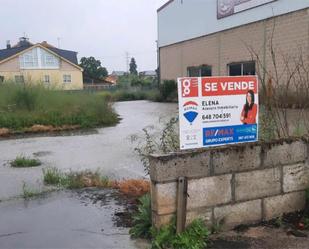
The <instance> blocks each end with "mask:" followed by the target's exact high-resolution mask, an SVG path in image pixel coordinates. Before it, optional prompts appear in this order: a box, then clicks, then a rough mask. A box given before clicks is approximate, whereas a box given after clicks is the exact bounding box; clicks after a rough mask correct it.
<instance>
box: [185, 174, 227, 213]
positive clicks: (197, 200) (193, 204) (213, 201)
mask: <svg viewBox="0 0 309 249" xmlns="http://www.w3.org/2000/svg"><path fill="white" fill-rule="evenodd" d="M231 180H232V175H231V174H228V175H221V176H214V177H206V178H202V179H198V180H190V181H189V182H188V195H189V197H188V201H187V209H188V210H190V209H193V208H198V207H211V206H215V205H219V204H224V203H228V202H230V201H231V200H232V191H231Z"/></svg>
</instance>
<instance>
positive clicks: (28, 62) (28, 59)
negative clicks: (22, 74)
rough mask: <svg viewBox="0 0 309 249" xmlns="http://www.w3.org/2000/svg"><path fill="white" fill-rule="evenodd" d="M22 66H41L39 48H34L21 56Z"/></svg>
mask: <svg viewBox="0 0 309 249" xmlns="http://www.w3.org/2000/svg"><path fill="white" fill-rule="evenodd" d="M19 61H20V67H21V68H37V67H38V66H39V60H38V53H37V49H32V50H30V51H28V52H26V53H24V54H23V55H21V56H20V57H19Z"/></svg>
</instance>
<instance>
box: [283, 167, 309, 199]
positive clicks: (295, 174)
mask: <svg viewBox="0 0 309 249" xmlns="http://www.w3.org/2000/svg"><path fill="white" fill-rule="evenodd" d="M308 187H309V165H306V164H296V165H289V166H285V167H283V191H284V192H285V193H287V192H291V191H297V190H305V189H306V188H308Z"/></svg>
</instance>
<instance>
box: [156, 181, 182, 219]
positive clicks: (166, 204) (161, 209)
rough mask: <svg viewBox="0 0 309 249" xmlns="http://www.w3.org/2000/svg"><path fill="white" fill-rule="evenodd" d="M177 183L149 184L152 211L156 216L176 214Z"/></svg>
mask: <svg viewBox="0 0 309 249" xmlns="http://www.w3.org/2000/svg"><path fill="white" fill-rule="evenodd" d="M176 200H177V183H176V182H172V183H165V184H154V183H152V184H151V204H152V210H153V211H156V213H157V214H158V215H163V214H171V213H173V212H176Z"/></svg>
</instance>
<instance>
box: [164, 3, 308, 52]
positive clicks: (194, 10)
mask: <svg viewBox="0 0 309 249" xmlns="http://www.w3.org/2000/svg"><path fill="white" fill-rule="evenodd" d="M308 7H309V0H277V1H275V2H271V3H268V4H265V5H261V6H258V7H255V8H252V9H249V10H246V11H243V12H239V13H236V14H234V15H231V16H228V17H225V18H222V19H217V0H174V1H173V2H171V3H170V4H169V5H167V6H166V7H165V8H163V9H161V10H160V11H159V12H158V45H159V47H164V46H167V45H171V44H174V43H177V42H181V41H185V40H189V39H193V38H196V37H200V36H205V35H208V34H211V33H215V32H219V31H222V30H227V29H230V28H234V27H238V26H241V25H244V24H248V23H252V22H256V21H260V20H264V19H267V18H270V17H273V16H279V15H283V14H286V13H290V12H293V11H296V10H301V9H305V8H308Z"/></svg>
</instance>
